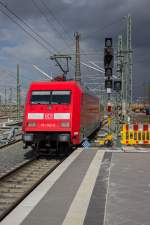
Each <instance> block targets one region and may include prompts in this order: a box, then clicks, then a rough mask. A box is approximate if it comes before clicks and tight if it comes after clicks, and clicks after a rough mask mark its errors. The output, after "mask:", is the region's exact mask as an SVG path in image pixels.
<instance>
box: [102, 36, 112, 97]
mask: <svg viewBox="0 0 150 225" xmlns="http://www.w3.org/2000/svg"><path fill="white" fill-rule="evenodd" d="M113 66H114V55H113V48H112V38H105V48H104V69H105V77H106V78H107V79H106V80H105V89H107V93H108V94H110V93H111V89H112V86H113V81H112V79H111V77H112V73H113Z"/></svg>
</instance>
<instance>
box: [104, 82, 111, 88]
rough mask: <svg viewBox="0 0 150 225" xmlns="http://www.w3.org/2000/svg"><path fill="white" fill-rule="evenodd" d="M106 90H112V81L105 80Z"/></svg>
mask: <svg viewBox="0 0 150 225" xmlns="http://www.w3.org/2000/svg"><path fill="white" fill-rule="evenodd" d="M105 88H106V89H107V88H111V89H112V80H105Z"/></svg>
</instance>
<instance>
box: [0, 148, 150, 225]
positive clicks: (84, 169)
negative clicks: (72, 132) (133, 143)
mask: <svg viewBox="0 0 150 225" xmlns="http://www.w3.org/2000/svg"><path fill="white" fill-rule="evenodd" d="M149 171H150V154H149V153H136V152H135V153H126V152H121V151H120V152H118V153H117V151H116V150H115V149H114V152H113V151H111V152H107V149H98V148H93V149H87V150H85V149H78V150H77V151H75V152H74V153H73V154H72V155H70V156H69V157H68V158H67V159H66V160H65V161H64V162H63V163H62V164H61V165H60V166H59V167H58V168H57V169H56V170H55V171H54V172H53V173H52V174H51V175H49V176H48V177H47V178H46V179H45V181H43V182H42V183H41V184H40V185H39V186H38V187H37V188H36V189H35V190H34V191H33V192H32V193H31V194H30V195H29V196H28V197H27V198H26V199H25V200H24V201H23V202H22V203H21V204H20V205H19V206H18V207H16V208H15V209H14V210H13V211H12V213H10V214H9V215H8V216H7V218H5V219H4V220H3V221H2V222H1V225H12V224H14V225H29V224H32V225H104V224H105V225H149V224H150V213H149V206H150V178H149V177H150V176H149V174H150V172H149Z"/></svg>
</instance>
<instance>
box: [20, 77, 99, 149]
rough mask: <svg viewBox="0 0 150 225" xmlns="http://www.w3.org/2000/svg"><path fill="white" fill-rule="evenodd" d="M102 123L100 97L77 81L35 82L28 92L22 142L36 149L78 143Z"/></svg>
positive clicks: (65, 146) (64, 146) (59, 147)
mask: <svg viewBox="0 0 150 225" xmlns="http://www.w3.org/2000/svg"><path fill="white" fill-rule="evenodd" d="M99 125H100V104H99V99H98V97H96V96H94V95H93V94H92V93H90V92H89V90H88V89H83V88H82V87H81V86H80V85H79V84H78V83H77V82H75V81H52V82H34V83H32V84H31V86H30V88H29V91H28V93H27V99H26V106H25V115H24V121H23V142H24V144H25V147H27V146H32V147H33V148H34V149H35V150H36V152H38V151H39V150H40V148H43V147H45V149H49V150H50V149H53V148H55V149H56V150H57V151H62V150H64V149H69V148H70V147H72V146H77V145H79V144H80V143H81V142H82V141H83V139H84V138H85V137H88V136H89V135H90V134H92V133H93V131H94V130H96V129H97V128H98V127H99Z"/></svg>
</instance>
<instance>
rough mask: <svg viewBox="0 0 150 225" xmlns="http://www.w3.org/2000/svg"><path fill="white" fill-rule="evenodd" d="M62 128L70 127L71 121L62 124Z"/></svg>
mask: <svg viewBox="0 0 150 225" xmlns="http://www.w3.org/2000/svg"><path fill="white" fill-rule="evenodd" d="M61 127H70V122H69V121H63V122H61Z"/></svg>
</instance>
